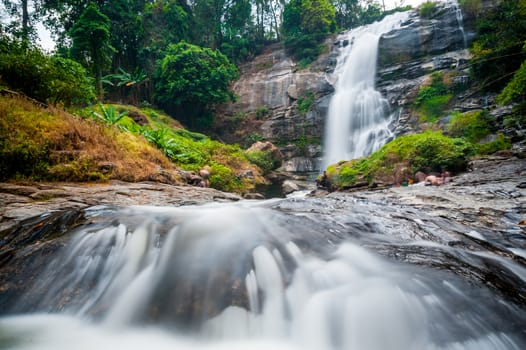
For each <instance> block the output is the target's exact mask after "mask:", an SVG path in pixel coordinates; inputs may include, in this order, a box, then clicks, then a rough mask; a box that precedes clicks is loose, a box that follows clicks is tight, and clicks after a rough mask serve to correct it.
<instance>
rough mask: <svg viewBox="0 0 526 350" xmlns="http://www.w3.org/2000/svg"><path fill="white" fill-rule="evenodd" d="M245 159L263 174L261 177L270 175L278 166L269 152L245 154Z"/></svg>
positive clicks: (277, 162)
mask: <svg viewBox="0 0 526 350" xmlns="http://www.w3.org/2000/svg"><path fill="white" fill-rule="evenodd" d="M246 157H247V159H248V160H249V161H250V162H251V163H253V164H255V165H257V166H258V167H259V168H260V169H261V170H262V172H263V175H265V174H268V173H270V172H271V171H272V170H274V169H276V168H277V167H279V166H280V163H281V162H280V161H279V160H278V159H275V158H274V157H272V154H271V153H270V152H265V151H252V152H247V153H246Z"/></svg>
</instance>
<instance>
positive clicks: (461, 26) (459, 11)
mask: <svg viewBox="0 0 526 350" xmlns="http://www.w3.org/2000/svg"><path fill="white" fill-rule="evenodd" d="M450 4H451V6H453V8H454V9H455V15H456V17H457V24H458V29H459V30H460V32H461V33H462V39H463V40H464V48H465V49H467V48H468V40H467V38H466V32H465V31H464V17H463V16H462V9H461V8H460V6H459V4H458V1H457V0H450Z"/></svg>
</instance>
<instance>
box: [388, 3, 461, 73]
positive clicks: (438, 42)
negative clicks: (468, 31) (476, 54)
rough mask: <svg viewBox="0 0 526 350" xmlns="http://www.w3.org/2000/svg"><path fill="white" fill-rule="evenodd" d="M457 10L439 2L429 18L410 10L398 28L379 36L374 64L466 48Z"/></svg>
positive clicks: (402, 60) (408, 59)
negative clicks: (437, 7) (421, 16)
mask: <svg viewBox="0 0 526 350" xmlns="http://www.w3.org/2000/svg"><path fill="white" fill-rule="evenodd" d="M457 11H459V9H458V8H456V7H455V6H452V5H449V4H448V5H443V7H442V8H441V9H440V10H439V12H438V14H437V15H435V16H433V18H432V19H422V18H419V17H418V15H417V14H416V13H415V12H413V14H412V16H411V18H410V19H409V20H408V21H407V22H405V23H404V24H403V25H402V27H401V28H400V29H397V30H395V31H392V32H390V33H387V34H384V35H383V36H382V37H381V39H380V47H379V57H378V61H379V62H378V63H379V65H380V66H385V65H393V64H396V63H402V62H407V61H411V60H414V59H418V58H422V57H424V56H430V55H440V54H443V53H444V52H450V51H457V50H462V49H464V48H465V47H466V37H465V33H464V30H463V23H460V22H461V21H462V20H461V17H458V12H457Z"/></svg>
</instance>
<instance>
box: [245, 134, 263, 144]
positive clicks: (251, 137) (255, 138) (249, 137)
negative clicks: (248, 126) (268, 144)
mask: <svg viewBox="0 0 526 350" xmlns="http://www.w3.org/2000/svg"><path fill="white" fill-rule="evenodd" d="M261 140H263V136H261V134H258V133H257V132H254V133H252V134H250V135H247V136H246V137H245V143H246V144H248V145H251V144H253V143H256V142H258V141H261Z"/></svg>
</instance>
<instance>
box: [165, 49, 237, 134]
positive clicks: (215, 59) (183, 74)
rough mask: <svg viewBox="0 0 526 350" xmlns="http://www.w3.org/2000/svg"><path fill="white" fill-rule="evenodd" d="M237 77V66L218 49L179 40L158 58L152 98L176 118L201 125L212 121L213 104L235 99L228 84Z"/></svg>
mask: <svg viewBox="0 0 526 350" xmlns="http://www.w3.org/2000/svg"><path fill="white" fill-rule="evenodd" d="M236 78H237V69H236V67H235V66H234V65H232V64H231V63H230V62H229V61H228V58H227V57H226V56H225V55H223V54H222V53H220V52H219V51H217V50H212V49H209V48H202V47H199V46H195V45H192V44H188V43H186V42H180V43H178V44H172V45H170V46H169V47H168V49H167V51H166V56H165V57H164V58H163V59H162V60H160V62H159V65H158V70H157V73H156V77H155V80H156V83H155V98H156V101H157V102H158V103H159V105H160V106H161V107H163V108H164V109H166V110H167V111H169V112H170V113H172V114H173V113H175V114H177V117H178V119H180V120H183V121H185V122H187V123H189V124H190V126H192V127H203V126H207V125H206V124H208V123H210V122H211V120H212V115H211V109H212V107H213V106H214V105H215V104H218V103H222V102H226V101H228V100H233V99H234V94H233V92H231V91H230V89H229V86H230V83H231V82H232V81H233V80H234V79H236Z"/></svg>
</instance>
